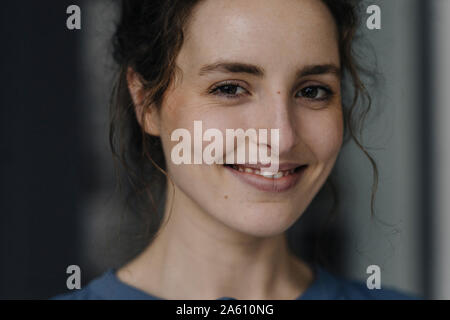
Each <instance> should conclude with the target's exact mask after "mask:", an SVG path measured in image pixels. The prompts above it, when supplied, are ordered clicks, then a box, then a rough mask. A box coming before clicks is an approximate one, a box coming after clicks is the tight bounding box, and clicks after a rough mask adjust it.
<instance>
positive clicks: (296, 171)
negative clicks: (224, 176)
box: [224, 164, 308, 192]
mask: <svg viewBox="0 0 450 320" xmlns="http://www.w3.org/2000/svg"><path fill="white" fill-rule="evenodd" d="M224 167H225V169H227V171H229V172H230V173H231V174H233V176H235V177H237V178H238V179H239V180H240V181H241V182H244V183H245V184H247V185H250V186H252V187H254V188H256V189H258V190H260V191H265V192H284V191H287V190H290V189H292V188H293V187H294V186H296V185H297V183H298V182H299V180H300V178H301V177H302V176H303V174H304V172H305V169H306V168H307V167H308V166H307V165H285V166H283V165H282V166H280V169H279V170H278V172H276V173H269V172H262V170H261V168H260V167H258V166H249V165H234V164H232V165H229V164H226V165H224Z"/></svg>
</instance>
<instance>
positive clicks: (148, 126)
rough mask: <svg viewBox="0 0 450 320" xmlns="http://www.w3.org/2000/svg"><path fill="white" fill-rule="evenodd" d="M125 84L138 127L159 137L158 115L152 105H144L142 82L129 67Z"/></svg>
mask: <svg viewBox="0 0 450 320" xmlns="http://www.w3.org/2000/svg"><path fill="white" fill-rule="evenodd" d="M127 84H128V90H129V91H130V95H131V99H132V100H133V104H134V110H135V112H136V119H137V121H138V122H139V125H140V126H141V127H142V128H143V129H144V130H145V132H147V133H148V134H150V135H152V136H159V134H160V130H159V122H160V120H159V113H158V110H156V107H155V106H153V105H150V106H146V105H145V99H144V97H145V92H144V86H143V85H142V81H141V79H140V77H139V75H138V73H137V72H136V71H134V70H133V68H131V67H129V68H128V70H127Z"/></svg>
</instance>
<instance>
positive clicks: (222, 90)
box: [210, 83, 247, 98]
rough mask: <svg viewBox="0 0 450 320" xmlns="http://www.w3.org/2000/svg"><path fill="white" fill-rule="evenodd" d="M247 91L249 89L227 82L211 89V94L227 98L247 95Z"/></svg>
mask: <svg viewBox="0 0 450 320" xmlns="http://www.w3.org/2000/svg"><path fill="white" fill-rule="evenodd" d="M246 92H247V90H245V89H244V88H242V87H241V86H240V85H238V84H234V83H226V84H222V85H218V86H216V87H215V88H213V89H212V90H211V91H210V94H213V95H217V96H224V97H225V98H239V97H240V96H242V95H245V94H246Z"/></svg>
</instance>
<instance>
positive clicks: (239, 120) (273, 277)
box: [117, 0, 343, 299]
mask: <svg viewBox="0 0 450 320" xmlns="http://www.w3.org/2000/svg"><path fill="white" fill-rule="evenodd" d="M337 39H338V36H337V30H336V25H335V23H334V20H333V18H332V16H331V13H330V12H329V11H328V9H327V7H326V6H325V5H324V4H322V3H321V2H320V1H317V0H248V1H244V2H243V1H237V0H231V1H230V0H226V1H222V0H214V1H204V2H201V3H200V4H199V5H198V6H197V7H196V8H195V9H194V11H193V12H192V15H191V20H190V23H189V25H188V28H187V30H186V39H185V42H184V44H183V47H182V49H181V52H180V54H179V56H178V57H177V65H178V66H179V68H180V69H181V71H182V77H180V78H177V81H175V82H174V83H173V84H172V86H171V87H170V88H169V90H168V92H167V93H166V99H165V101H164V103H163V106H162V108H161V109H160V110H159V111H158V110H156V109H155V108H151V109H150V111H149V112H147V113H146V114H145V118H144V123H141V125H142V126H144V128H145V130H146V131H147V132H148V133H149V134H151V135H157V136H160V137H161V139H162V143H163V149H164V153H165V156H166V159H168V161H167V171H168V174H169V176H170V179H171V180H172V182H173V183H168V192H167V195H168V196H167V199H166V213H165V224H164V227H163V228H162V229H161V230H160V232H159V234H158V236H157V237H156V239H155V240H154V241H153V242H152V243H151V244H150V245H149V246H148V247H147V248H146V250H144V251H143V253H142V254H140V255H139V256H138V257H137V258H135V259H134V260H132V261H131V262H130V263H128V264H127V265H125V266H124V267H122V268H121V269H119V270H118V272H117V276H118V277H119V279H120V280H122V281H123V282H125V283H127V284H129V285H131V286H134V287H137V288H139V289H141V290H143V291H145V292H148V293H150V294H152V295H155V296H158V297H161V298H165V299H217V298H219V297H224V296H227V297H234V298H237V299H294V298H296V297H298V296H299V295H301V294H302V293H303V292H304V291H305V290H306V288H307V287H308V286H309V285H311V283H312V281H313V280H314V275H313V272H312V270H311V268H310V267H309V266H308V265H307V264H305V263H304V262H302V261H300V260H299V259H298V258H296V257H294V256H293V255H292V254H291V253H290V252H289V250H288V247H287V242H286V235H285V231H286V230H287V229H288V228H289V227H290V226H291V225H292V224H293V223H294V222H295V221H296V220H297V219H299V217H300V216H301V214H302V213H303V212H304V210H305V209H306V208H307V206H308V205H309V204H310V202H311V201H312V199H313V198H314V196H315V195H316V194H317V193H318V191H319V190H320V188H321V187H322V186H323V184H324V183H325V181H326V179H327V177H328V176H329V174H330V173H331V170H332V168H333V166H334V164H335V161H336V159H337V156H338V154H339V151H340V148H341V146H342V136H343V117H342V105H341V95H340V85H341V83H340V75H339V73H336V72H328V71H326V72H325V73H321V74H312V75H306V76H302V77H300V78H299V77H296V75H297V72H296V71H297V70H300V69H302V68H305V67H307V66H312V65H313V66H315V65H332V66H335V67H336V68H338V67H339V66H340V58H339V50H338V40H337ZM219 60H220V61H224V60H226V61H233V62H240V63H245V64H252V65H257V66H258V67H259V68H261V69H263V70H264V75H263V76H256V75H253V74H247V73H232V72H225V71H223V70H222V71H217V70H216V71H214V72H209V73H207V74H204V75H199V70H200V69H201V68H202V67H203V66H204V65H207V64H212V63H215V62H217V61H219ZM227 80H232V82H233V84H234V85H237V86H238V87H237V88H236V91H231V92H233V94H231V95H234V96H237V97H234V98H229V97H226V96H224V95H217V94H212V93H211V89H212V88H213V87H214V85H218V84H223V82H224V81H227ZM128 83H129V88H130V92H131V95H132V97H133V100H134V103H135V105H136V111H137V113H138V114H139V115H140V114H141V112H142V110H144V106H143V103H142V98H141V97H142V96H143V92H142V86H141V84H140V82H139V80H138V77H137V76H136V74H135V73H134V72H133V71H132V70H130V71H129V73H128ZM311 86H326V87H327V88H329V89H330V90H331V92H332V93H330V94H329V95H327V93H326V91H324V90H322V89H319V90H318V91H316V93H317V95H313V96H314V97H319V98H323V97H324V96H325V97H326V99H322V100H320V99H315V98H311V97H310V96H309V97H307V96H305V95H304V90H305V88H308V87H311ZM302 90H303V91H302ZM229 92H230V91H225V95H226V94H227V93H229ZM216 93H217V91H216ZM222 93H223V91H222ZM194 120H202V121H203V131H205V130H206V129H208V128H217V129H219V130H221V131H222V132H223V133H224V135H225V129H226V128H243V129H244V130H246V129H248V128H256V129H258V128H267V129H270V128H278V129H280V144H279V154H280V162H295V163H299V164H308V168H307V169H306V171H305V175H304V176H303V178H302V179H301V180H300V181H299V183H298V184H297V185H296V186H295V187H294V188H292V189H290V190H288V191H285V192H280V193H268V192H264V191H260V190H257V189H255V188H253V187H252V186H249V185H247V184H244V183H243V182H242V181H240V180H238V179H236V177H234V176H233V175H231V174H230V173H229V172H228V171H227V170H226V169H225V168H224V167H223V166H221V165H218V164H214V165H207V164H202V165H179V166H177V165H174V164H173V163H172V162H171V160H170V159H171V158H170V152H171V150H172V148H173V146H174V145H175V144H177V142H174V141H171V140H170V135H171V133H172V132H173V131H174V130H175V129H177V128H187V129H188V130H190V131H191V135H192V136H193V123H194ZM206 144H207V143H205V144H204V145H206ZM224 152H225V153H226V152H228V150H225V151H224ZM170 209H172V210H171V212H169V211H170ZM169 213H170V215H169ZM169 216H170V217H169Z"/></svg>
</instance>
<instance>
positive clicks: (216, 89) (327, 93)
mask: <svg viewBox="0 0 450 320" xmlns="http://www.w3.org/2000/svg"><path fill="white" fill-rule="evenodd" d="M225 87H231V88H233V89H235V88H242V86H240V85H239V84H238V83H235V82H225V83H221V84H219V85H217V86H215V87H214V88H212V89H211V90H210V91H209V93H210V94H212V95H216V96H221V97H224V98H225V99H238V98H240V97H241V96H243V95H245V94H237V95H233V94H226V93H221V92H220V90H221V89H223V88H225ZM242 89H244V88H242ZM305 89H320V90H323V91H325V97H323V98H305V99H308V100H312V101H326V100H329V99H330V98H331V97H332V96H333V94H334V93H333V91H332V90H331V89H330V88H329V87H328V86H319V85H312V86H307V87H304V88H303V89H301V90H300V91H298V92H302V91H303V90H305ZM244 90H245V89H244ZM245 91H247V90H245ZM296 96H297V95H296Z"/></svg>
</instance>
